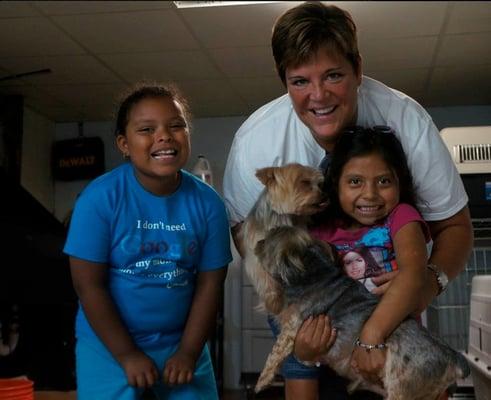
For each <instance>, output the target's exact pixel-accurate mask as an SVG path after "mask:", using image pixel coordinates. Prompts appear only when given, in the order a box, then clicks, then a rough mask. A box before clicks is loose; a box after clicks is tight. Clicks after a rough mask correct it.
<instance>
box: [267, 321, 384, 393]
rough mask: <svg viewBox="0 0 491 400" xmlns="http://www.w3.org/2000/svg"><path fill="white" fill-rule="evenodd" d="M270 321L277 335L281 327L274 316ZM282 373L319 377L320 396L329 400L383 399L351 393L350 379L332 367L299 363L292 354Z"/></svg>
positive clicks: (291, 375) (296, 376)
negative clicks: (308, 365) (348, 389)
mask: <svg viewBox="0 0 491 400" xmlns="http://www.w3.org/2000/svg"><path fill="white" fill-rule="evenodd" d="M268 323H269V326H270V327H271V330H272V331H273V334H274V336H275V337H277V336H278V334H279V332H280V329H279V326H278V324H277V323H276V321H275V320H274V318H273V317H271V316H268ZM280 372H281V375H282V376H283V378H284V379H285V380H287V379H318V380H319V398H321V399H329V400H382V396H379V395H377V394H375V393H372V392H367V391H364V390H363V391H357V392H354V393H353V394H351V395H349V394H348V391H347V389H346V387H347V384H348V380H346V379H344V378H342V377H340V376H339V375H337V374H336V372H334V371H333V370H332V369H331V368H329V367H328V366H326V365H322V366H320V367H307V366H306V365H303V364H302V363H299V362H298V361H297V360H296V358H295V357H294V356H293V355H292V354H290V355H289V356H288V357H287V358H286V359H285V361H283V364H282V366H281V370H280Z"/></svg>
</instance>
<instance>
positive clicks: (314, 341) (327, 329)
mask: <svg viewBox="0 0 491 400" xmlns="http://www.w3.org/2000/svg"><path fill="white" fill-rule="evenodd" d="M335 340H336V330H335V329H334V328H331V321H330V320H329V317H328V316H327V315H319V316H318V317H315V318H314V317H309V318H308V319H306V320H305V321H304V322H303V324H302V326H301V327H300V330H299V331H298V333H297V336H296V338H295V346H294V350H293V353H294V354H295V357H297V358H298V359H299V360H302V361H318V360H319V358H320V357H321V356H322V355H324V354H326V353H327V352H328V351H329V349H330V348H331V346H332V345H333V343H334V341H335Z"/></svg>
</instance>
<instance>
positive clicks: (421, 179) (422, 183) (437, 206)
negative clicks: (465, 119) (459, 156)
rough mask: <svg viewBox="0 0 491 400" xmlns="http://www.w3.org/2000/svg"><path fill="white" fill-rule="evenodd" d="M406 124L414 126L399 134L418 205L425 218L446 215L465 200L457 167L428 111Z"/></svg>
mask: <svg viewBox="0 0 491 400" xmlns="http://www.w3.org/2000/svg"><path fill="white" fill-rule="evenodd" d="M407 126H413V127H414V129H413V130H412V132H406V134H403V135H402V136H403V137H402V138H401V139H402V140H401V141H402V142H403V146H404V147H405V149H407V150H406V154H407V157H408V164H409V168H410V169H411V173H412V175H413V180H414V184H415V189H416V196H417V203H418V204H417V205H418V208H419V210H420V212H421V214H422V215H423V217H424V219H425V220H427V221H439V220H443V219H446V218H449V217H451V216H453V215H455V214H456V213H457V212H459V211H460V210H461V209H462V208H463V207H464V206H465V205H466V204H467V202H468V197H467V194H466V192H465V188H464V185H463V183H462V179H461V178H460V175H459V173H458V171H457V168H456V167H455V164H454V163H453V161H452V158H451V156H450V154H449V152H448V149H447V147H446V146H445V143H444V142H443V139H442V138H441V136H440V133H439V132H438V129H437V127H436V126H435V124H434V123H433V121H432V120H431V117H430V116H429V115H428V116H426V117H422V116H420V118H418V119H417V123H416V124H412V125H411V124H410V125H407ZM408 138H411V139H410V140H407V139H408ZM404 142H406V143H404Z"/></svg>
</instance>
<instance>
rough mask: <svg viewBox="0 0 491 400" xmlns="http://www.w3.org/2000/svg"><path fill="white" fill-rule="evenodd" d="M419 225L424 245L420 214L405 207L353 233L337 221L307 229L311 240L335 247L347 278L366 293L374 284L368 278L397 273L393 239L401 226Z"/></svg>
mask: <svg viewBox="0 0 491 400" xmlns="http://www.w3.org/2000/svg"><path fill="white" fill-rule="evenodd" d="M413 221H418V222H420V223H421V226H422V228H423V232H424V234H425V238H426V240H427V242H429V241H430V231H429V228H428V226H427V225H426V223H425V221H424V220H423V218H422V217H421V214H420V213H419V212H418V211H417V210H416V209H415V208H414V207H412V206H410V205H409V204H404V203H401V204H399V205H397V206H396V207H395V208H394V209H393V210H392V212H391V213H390V214H389V215H388V216H387V218H386V219H385V220H384V221H383V222H381V223H379V224H376V225H372V226H365V227H363V228H360V229H356V230H346V229H343V228H341V227H340V225H341V221H340V220H339V221H336V222H335V223H334V224H329V225H323V226H318V227H315V228H313V229H311V231H310V232H311V234H312V236H314V237H315V238H317V239H319V240H322V241H324V242H328V243H331V244H333V245H334V246H336V249H337V251H338V254H339V257H340V258H341V260H342V264H343V268H344V270H345V272H346V273H347V275H349V276H350V277H352V278H353V279H358V280H359V281H360V282H362V283H363V284H364V285H365V286H366V287H367V289H368V290H372V289H373V288H374V287H375V285H374V284H373V282H372V280H371V279H370V278H371V277H374V276H378V275H381V274H383V273H385V272H390V271H394V270H397V268H398V267H397V263H396V257H395V252H394V246H393V238H394V236H395V235H396V233H397V232H398V231H399V229H401V228H402V227H403V226H404V225H406V224H408V223H410V222H413Z"/></svg>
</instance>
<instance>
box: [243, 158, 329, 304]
mask: <svg viewBox="0 0 491 400" xmlns="http://www.w3.org/2000/svg"><path fill="white" fill-rule="evenodd" d="M256 177H257V178H258V179H259V180H260V181H261V182H262V183H263V184H264V186H265V188H264V190H263V192H262V193H261V195H260V196H259V198H258V200H257V201H256V203H255V205H254V207H253V208H252V210H251V211H250V212H249V214H248V216H247V218H246V219H245V221H244V225H243V227H242V229H241V230H240V233H239V239H240V240H241V242H242V243H243V244H244V253H245V254H244V263H245V269H246V272H247V275H248V276H249V279H250V280H251V283H252V284H253V286H254V288H255V289H256V292H257V294H258V296H259V299H260V301H261V302H262V304H261V306H262V308H265V309H266V310H267V311H269V312H270V313H272V314H277V313H279V312H280V311H281V308H282V306H283V303H282V298H283V297H282V296H281V293H280V292H281V287H280V286H279V284H278V282H276V281H275V280H274V279H272V278H271V276H270V275H268V274H267V273H265V271H264V269H263V268H262V267H261V266H260V265H259V264H258V260H257V258H256V255H255V254H254V249H255V247H256V243H257V242H258V241H259V240H261V239H263V238H264V235H265V234H266V232H267V231H268V230H269V229H271V228H273V227H276V226H280V225H299V226H304V225H305V224H306V223H307V221H308V217H309V216H310V215H313V214H315V213H317V212H319V211H321V210H322V209H323V208H325V207H326V206H327V202H326V197H325V195H324V194H323V192H322V184H323V182H324V177H323V175H322V172H321V171H320V170H317V169H314V168H311V167H306V166H303V165H301V164H287V165H285V166H282V167H267V168H262V169H259V170H258V171H257V172H256Z"/></svg>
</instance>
